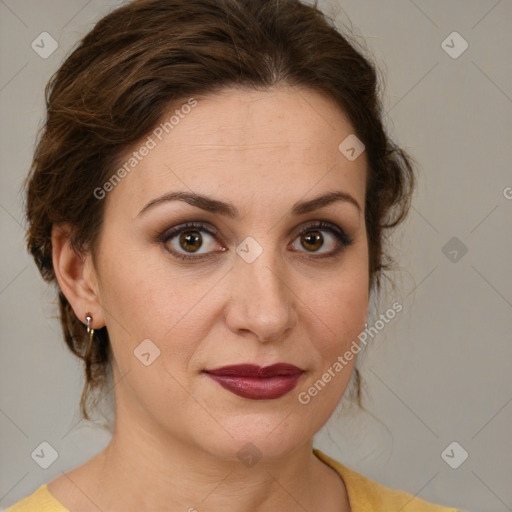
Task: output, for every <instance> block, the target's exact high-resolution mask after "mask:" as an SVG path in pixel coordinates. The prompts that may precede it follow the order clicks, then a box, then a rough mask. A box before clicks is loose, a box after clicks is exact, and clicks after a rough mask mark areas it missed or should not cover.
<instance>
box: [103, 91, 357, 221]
mask: <svg viewBox="0 0 512 512" xmlns="http://www.w3.org/2000/svg"><path fill="white" fill-rule="evenodd" d="M353 131H354V130H353V127H352V126H351V124H350V122H349V120H348V118H347V117H346V115H345V114H344V113H343V111H342V110H341V109H340V108H339V107H338V106H337V105H336V104H335V103H334V102H333V101H332V100H331V99H329V98H328V97H326V96H325V95H322V94H320V93H318V92H316V91H313V90H311V89H304V88H291V87H280V88H273V89H270V90H265V91H255V90H247V89H233V88H231V89H226V90H224V91H222V92H220V93H216V94H212V95H209V96H204V97H196V98H194V99H193V100H191V99H188V100H187V99H184V100H183V102H182V104H181V107H180V105H179V104H178V105H177V106H174V107H173V108H172V109H171V110H170V111H169V112H166V113H165V115H164V116H163V117H162V120H161V123H160V124H159V125H158V126H157V127H155V129H154V130H153V131H152V132H151V133H150V134H149V135H148V137H147V138H144V139H143V140H142V141H141V142H140V143H139V144H138V145H136V146H135V147H134V148H132V152H131V153H128V154H127V155H126V156H125V157H124V163H126V162H127V161H128V159H129V158H130V155H132V156H131V158H132V159H133V158H135V157H134V156H133V152H138V153H141V151H139V150H141V149H142V147H143V146H144V145H145V146H148V147H150V148H151V149H149V150H148V151H143V152H144V154H145V156H143V157H142V158H141V157H140V154H139V156H138V157H137V162H136V165H134V166H133V170H130V172H128V173H126V174H127V175H126V177H125V178H123V180H122V181H121V183H119V185H117V186H116V187H115V190H114V191H113V192H112V193H111V194H110V195H111V196H112V197H110V198H109V199H111V200H113V201H114V202H116V203H117V202H118V200H120V199H121V196H122V199H124V200H123V201H122V202H123V203H125V206H126V208H127V209H128V210H130V215H131V216H132V215H133V211H132V210H133V208H135V207H137V206H139V207H140V208H141V207H142V206H143V205H144V203H145V202H147V201H149V200H151V199H153V198H154V197H155V195H159V194H162V193H165V192H170V191H172V190H175V189H179V190H187V189H188V190H189V191H193V192H197V193H208V194H210V195H213V194H216V195H217V196H219V198H222V197H224V198H226V196H228V195H229V196H230V200H231V201H233V200H234V199H233V197H232V196H236V197H238V198H239V202H240V204H241V205H242V206H243V203H244V198H245V200H249V199H251V198H256V197H257V198H258V200H259V203H260V204H261V202H262V201H263V202H265V201H269V202H271V201H272V200H274V201H275V199H276V198H277V199H279V200H281V201H282V200H283V199H284V197H285V196H286V195H290V201H291V202H294V201H295V200H296V199H297V197H300V196H302V195H304V194H306V193H307V191H308V189H312V188H314V187H316V191H322V190H329V189H331V188H333V187H337V188H338V189H339V188H342V189H344V190H345V191H346V192H348V193H351V194H352V195H355V196H359V198H361V197H364V188H365V178H366V157H365V155H364V153H363V154H361V156H360V157H358V158H357V159H356V160H353V161H351V160H349V159H347V158H346V156H344V154H343V153H342V152H340V150H339V145H340V143H342V141H344V140H345V139H346V138H347V137H349V136H353ZM132 163H135V162H132ZM121 165H122V164H121ZM283 194H284V196H283ZM363 202H364V201H363ZM140 208H139V209H140Z"/></svg>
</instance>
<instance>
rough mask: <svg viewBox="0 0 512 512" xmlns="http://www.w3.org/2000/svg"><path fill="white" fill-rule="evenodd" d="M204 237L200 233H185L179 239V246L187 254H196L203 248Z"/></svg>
mask: <svg viewBox="0 0 512 512" xmlns="http://www.w3.org/2000/svg"><path fill="white" fill-rule="evenodd" d="M202 243H203V237H202V236H201V233H199V231H183V233H182V234H181V235H180V237H179V244H180V247H181V248H182V249H184V250H185V251H187V252H195V251H197V250H199V249H200V248H201V245H202Z"/></svg>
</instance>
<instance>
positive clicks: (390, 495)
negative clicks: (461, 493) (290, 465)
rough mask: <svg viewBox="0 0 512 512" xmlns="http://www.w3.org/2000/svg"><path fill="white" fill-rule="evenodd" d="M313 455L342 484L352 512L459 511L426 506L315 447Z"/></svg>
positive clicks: (423, 502) (414, 497)
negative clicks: (340, 479) (382, 511)
mask: <svg viewBox="0 0 512 512" xmlns="http://www.w3.org/2000/svg"><path fill="white" fill-rule="evenodd" d="M313 452H314V453H315V455H316V456H317V457H318V458H319V459H320V460H321V461H323V462H325V463H326V464H327V465H329V466H331V467H332V468H333V469H334V470H335V471H336V472H337V473H338V474H339V475H340V476H341V478H342V479H343V481H344V482H345V487H346V489H347V494H348V497H349V500H350V504H351V507H352V512H373V511H375V510H386V512H398V511H400V512H462V511H460V510H458V509H455V508H450V507H443V506H441V505H436V504H434V503H429V502H427V501H425V500H422V499H420V498H418V497H417V496H414V495H412V494H409V493H407V492H404V491H399V490H397V489H391V488H389V487H385V486H383V485H382V484H379V483H378V482H375V481H373V480H371V479H370V478H367V477H365V476H364V475H361V474H360V473H357V472H356V471H353V470H352V469H350V468H348V467H347V466H344V465H343V464H341V463H339V462H338V461H336V460H334V459H332V458H331V457H329V456H328V455H326V454H325V453H323V452H321V451H320V450H318V449H317V448H314V449H313Z"/></svg>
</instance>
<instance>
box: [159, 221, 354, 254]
mask: <svg viewBox="0 0 512 512" xmlns="http://www.w3.org/2000/svg"><path fill="white" fill-rule="evenodd" d="M191 230H194V231H204V232H205V233H208V234H209V235H210V236H212V237H214V238H217V237H218V232H216V231H214V230H211V229H209V228H208V227H207V225H206V224H203V223H201V222H187V223H186V224H181V225H179V226H176V227H173V228H171V229H169V230H167V231H164V232H163V233H162V234H161V235H160V236H158V238H157V241H158V242H159V243H162V244H164V245H165V244H166V243H168V242H169V241H170V240H171V239H172V238H174V237H175V236H176V235H178V234H181V233H182V232H184V231H191ZM315 230H321V231H329V232H330V233H331V234H332V235H334V237H335V238H336V239H337V240H338V242H339V243H340V246H339V247H338V248H336V249H335V250H334V251H332V252H331V253H330V254H322V255H320V256H309V257H311V258H314V259H321V258H332V257H334V256H337V255H338V253H339V252H340V251H341V250H342V249H343V248H344V247H348V246H349V245H351V244H352V242H353V239H352V237H350V236H349V235H347V234H346V233H345V231H343V229H341V228H339V227H338V226H336V225H335V224H331V223H330V222H326V221H317V222H313V223H311V224H308V225H307V226H306V227H305V228H304V229H302V230H301V231H300V232H299V233H297V235H296V236H295V238H294V240H295V239H296V238H298V237H299V236H301V235H304V234H305V233H308V232H309V231H315ZM169 252H171V253H172V255H173V256H174V257H176V258H178V259H181V260H196V261H197V260H200V259H205V258H208V256H209V255H196V256H189V255H186V254H180V253H177V252H175V251H171V250H169ZM298 252H302V251H298ZM310 254H315V253H310Z"/></svg>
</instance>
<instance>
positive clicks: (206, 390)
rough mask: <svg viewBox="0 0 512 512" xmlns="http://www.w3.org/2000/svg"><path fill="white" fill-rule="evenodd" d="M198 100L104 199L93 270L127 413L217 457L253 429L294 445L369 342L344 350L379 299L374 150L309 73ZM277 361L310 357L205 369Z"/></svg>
mask: <svg viewBox="0 0 512 512" xmlns="http://www.w3.org/2000/svg"><path fill="white" fill-rule="evenodd" d="M196 101H197V103H196ZM185 104H188V105H189V106H190V108H188V107H182V108H181V109H180V107H179V106H178V107H177V110H178V112H177V113H176V112H175V109H173V110H172V111H171V112H169V114H168V115H166V116H165V117H164V120H163V121H164V123H165V122H167V121H168V124H167V125H164V126H165V128H162V127H160V129H157V130H156V131H154V132H153V133H152V134H150V138H151V141H150V139H148V138H145V139H144V140H143V141H141V143H140V145H137V147H135V148H134V149H133V151H135V152H138V153H137V154H138V156H135V157H134V158H137V163H136V164H135V161H131V164H130V163H128V165H127V166H126V167H125V170H126V169H129V172H125V173H122V172H121V176H122V175H123V174H126V175H125V176H124V177H122V179H121V180H120V182H118V181H119V180H116V181H115V183H116V184H115V186H112V187H109V186H108V185H107V187H106V189H108V188H112V190H110V191H109V192H108V193H107V195H106V197H105V199H102V200H104V201H107V204H106V211H105V218H104V226H103V231H102V234H101V237H100V241H99V247H98V257H97V262H96V266H95V267H94V268H93V270H92V272H93V276H94V283H95V284H94V287H95V290H96V294H97V300H98V304H99V305H100V311H101V312H102V314H103V319H102V320H100V321H101V322H104V323H105V324H106V326H107V329H108V332H109V335H110V339H111V343H112V349H113V353H114V357H115V363H114V372H115V373H114V378H115V381H116V382H117V381H118V380H119V379H120V378H121V377H123V376H124V378H123V379H122V380H120V381H119V383H118V384H117V385H116V387H115V393H116V403H117V408H116V414H117V421H118V422H120V421H123V422H126V423H127V424H128V422H129V423H130V425H132V426H133V428H136V429H137V430H138V429H139V428H141V429H143V430H141V431H143V432H146V433H147V432H151V433H153V434H154V435H159V436H163V438H164V439H169V440H176V441H178V442H179V443H180V444H181V446H183V445H187V446H189V447H193V448H199V449H201V450H204V451H206V452H208V453H210V454H213V455H215V456H218V457H228V458H231V457H236V456H237V452H238V451H239V450H240V449H241V448H242V447H244V446H245V445H246V444H247V443H252V445H254V446H255V447H256V448H257V449H258V450H259V451H260V452H261V453H262V454H263V456H266V457H269V458H273V457H279V456H281V455H284V454H286V453H287V452H290V451H291V450H292V449H294V448H296V447H297V446H299V445H301V444H302V443H305V442H308V441H310V440H311V438H312V436H313V435H314V434H315V433H316V432H317V431H318V430H319V429H320V427H321V426H322V425H323V424H324V423H325V422H326V421H327V419H328V418H329V416H330V415H331V413H332V412H333V410H334V408H335V407H336V405H337V404H338V402H339V400H340V399H341V397H342V395H343V393H344V391H345V389H346V386H347V383H348V381H349V378H350V375H351V373H352V370H353V366H354V363H355V358H354V359H351V360H345V363H346V364H344V365H343V368H342V369H341V370H340V369H339V366H336V365H335V363H336V361H339V359H338V357H339V356H343V355H344V353H345V352H346V351H347V350H349V348H350V346H351V344H352V342H353V341H354V340H357V335H358V334H359V333H360V332H361V330H362V329H363V327H364V323H365V318H366V313H367V306H368V299H369V296H368V290H369V276H368V246H367V237H366V230H365V221H364V205H365V179H366V165H367V160H366V156H365V153H364V152H363V153H362V154H361V155H360V156H359V157H357V158H356V159H353V153H354V151H351V150H350V148H348V149H347V148H346V147H345V146H346V145H347V144H348V142H350V141H351V140H352V139H349V140H348V142H345V143H344V145H342V150H343V152H342V151H341V150H340V149H339V148H338V146H339V145H340V143H342V142H343V141H344V140H345V139H346V138H347V137H348V136H349V135H351V134H352V133H353V129H352V127H351V125H350V123H349V122H348V120H347V118H346V117H345V115H344V114H343V113H342V112H341V111H340V110H339V109H338V108H337V107H336V106H335V105H334V104H333V103H332V102H331V101H330V100H328V99H327V98H326V97H324V96H323V95H320V94H318V93H317V92H314V91H312V90H309V89H292V88H275V89H271V90H268V91H264V92H255V91H248V90H242V89H229V90H225V91H224V92H223V93H220V94H215V95H211V96H208V97H205V98H203V99H201V98H196V99H195V100H190V101H189V102H188V103H187V102H186V101H184V102H183V105H185ZM172 115H174V116H175V117H174V118H173V119H172V120H171V121H170V119H171V116H172ZM177 119H179V121H177ZM167 132H168V133H167ZM160 139H161V140H160ZM144 145H145V146H146V148H147V151H146V150H144V149H141V148H142V146H144ZM356 149H357V148H356ZM143 154H145V156H143ZM356 154H357V153H356ZM345 155H349V156H351V157H352V158H350V159H349V158H347V157H346V156H345ZM130 156H132V157H133V154H132V153H130V154H129V155H127V157H126V160H125V161H123V162H122V163H121V165H120V166H119V167H121V166H122V165H123V163H125V162H128V160H129V158H130ZM113 183H114V181H113ZM178 192H179V193H182V194H184V196H183V197H188V198H189V199H188V201H185V200H177V199H172V197H171V196H170V194H176V193H178ZM333 193H339V194H340V198H339V199H337V200H335V201H332V202H328V204H327V203H325V204H324V203H323V202H322V201H319V202H318V203H315V202H314V201H313V202H311V201H312V200H314V199H316V198H320V197H322V196H325V195H326V194H333ZM185 195H186V196H185ZM199 196H203V197H204V198H198V197H199ZM194 198H195V199H194ZM347 198H348V199H347ZM190 203H194V204H190ZM301 205H302V206H301ZM357 205H358V206H357ZM321 222H322V223H323V225H321V226H319V223H321ZM186 223H193V224H194V225H193V226H192V227H185V226H184V225H185V224H186ZM180 226H182V229H181V228H180ZM178 228H180V229H181V231H180V230H178ZM338 233H340V234H338ZM343 233H344V234H343ZM347 241H350V243H348V245H346V242H347ZM183 256H185V257H186V258H187V259H182V257H183ZM91 268H92V267H91ZM97 323H98V319H97V318H95V324H97ZM96 326H97V327H99V325H96ZM352 346H353V345H352ZM158 351H159V352H158ZM276 363H287V364H290V365H294V366H295V367H297V368H298V369H300V370H302V371H301V372H299V373H297V374H293V372H291V374H288V375H281V376H279V375H277V376H274V377H272V378H270V377H267V378H265V379H261V378H260V379H258V378H247V377H244V375H243V374H242V370H240V369H235V370H234V371H233V372H232V373H231V374H230V375H229V376H226V375H224V376H223V377H218V378H214V377H213V376H212V374H208V373H206V370H214V369H219V368H221V367H224V366H230V365H245V364H251V365H258V366H261V367H264V366H270V365H274V364H276ZM335 368H336V369H335ZM326 372H327V373H329V375H330V376H331V378H330V379H327V378H325V377H324V380H323V381H322V384H323V385H321V384H318V382H317V381H318V380H319V379H320V380H322V375H324V374H325V373H326ZM224 373H229V372H224ZM276 373H277V374H279V373H283V372H279V371H276ZM328 380H330V382H326V381H328ZM315 382H317V385H316V388H315V389H316V393H315V391H314V390H313V391H308V390H310V388H312V387H315ZM294 384H295V387H293V385H294ZM308 397H309V398H308ZM251 449H254V448H251Z"/></svg>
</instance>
